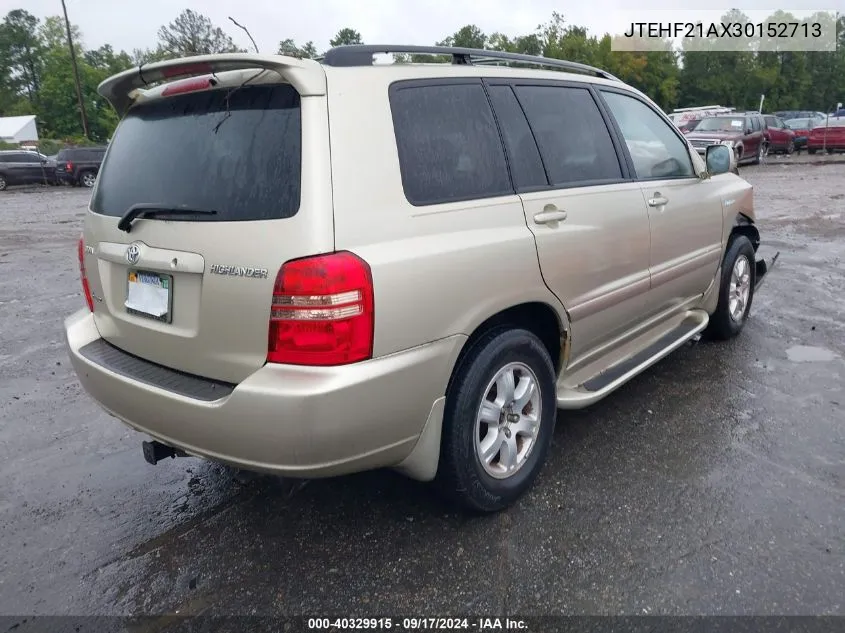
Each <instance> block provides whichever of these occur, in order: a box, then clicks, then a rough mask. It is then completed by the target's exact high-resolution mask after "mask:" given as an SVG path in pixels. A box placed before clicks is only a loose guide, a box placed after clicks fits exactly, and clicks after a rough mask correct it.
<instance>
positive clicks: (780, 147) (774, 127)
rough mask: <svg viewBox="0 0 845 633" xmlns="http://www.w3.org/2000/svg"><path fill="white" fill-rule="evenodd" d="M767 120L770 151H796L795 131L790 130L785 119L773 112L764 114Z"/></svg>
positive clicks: (789, 152)
mask: <svg viewBox="0 0 845 633" xmlns="http://www.w3.org/2000/svg"><path fill="white" fill-rule="evenodd" d="M763 120H765V122H766V139H767V140H768V141H769V151H770V152H783V153H785V154H791V153H792V152H794V151H795V133H794V132H793V131H792V130H790V129H789V128H788V127H787V126H786V124H785V123H784V121H783V119H781V118H780V117H778V116H775V115H773V114H765V115H763Z"/></svg>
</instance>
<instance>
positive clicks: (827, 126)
mask: <svg viewBox="0 0 845 633" xmlns="http://www.w3.org/2000/svg"><path fill="white" fill-rule="evenodd" d="M824 150H827V151H828V153H830V154H832V153H833V152H845V117H836V118H833V117H831V118H830V119H828V120H827V121H826V122H820V123H819V124H818V125H817V126H816V127H814V128H813V129H812V130H810V135H809V137H808V138H807V152H808V153H810V154H815V153H816V152H821V151H824Z"/></svg>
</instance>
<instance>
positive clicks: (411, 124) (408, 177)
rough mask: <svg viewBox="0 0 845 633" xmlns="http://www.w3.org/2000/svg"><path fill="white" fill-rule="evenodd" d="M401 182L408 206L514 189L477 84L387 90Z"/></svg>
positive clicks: (485, 101)
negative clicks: (409, 204) (389, 91)
mask: <svg viewBox="0 0 845 633" xmlns="http://www.w3.org/2000/svg"><path fill="white" fill-rule="evenodd" d="M390 105H391V109H392V111H393V127H394V131H395V134H396V145H397V149H398V151H399V165H400V168H401V171H402V185H403V186H404V188H405V196H406V197H407V198H408V201H409V202H410V203H411V204H415V205H425V204H436V203H438V202H448V201H452V200H467V199H470V198H486V197H491V196H500V195H506V194H508V193H513V189H512V187H511V184H510V178H509V176H508V171H507V165H506V163H505V154H504V149H503V148H502V142H501V139H500V138H499V131H498V129H497V128H496V123H495V121H494V120H493V112H492V110H491V109H490V104H489V103H488V101H487V95H486V93H485V92H484V88H482V86H481V84H480V83H473V84H448V85H416V86H408V87H403V86H401V84H400V85H399V86H398V87H396V88H394V89H393V90H392V91H391V95H390Z"/></svg>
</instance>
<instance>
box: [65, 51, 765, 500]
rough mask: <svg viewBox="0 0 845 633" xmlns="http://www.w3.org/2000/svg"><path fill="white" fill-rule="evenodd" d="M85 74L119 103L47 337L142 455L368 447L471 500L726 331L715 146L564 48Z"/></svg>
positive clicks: (240, 456) (721, 158) (722, 197)
mask: <svg viewBox="0 0 845 633" xmlns="http://www.w3.org/2000/svg"><path fill="white" fill-rule="evenodd" d="M380 53H412V54H415V55H426V54H430V55H436V56H441V57H440V58H441V59H442V56H448V58H449V59H451V60H452V62H453V63H451V64H449V63H428V64H417V63H408V64H405V63H392V64H386V63H375V62H374V59H375V57H376V56H377V55H378V54H380ZM414 59H417V57H415V58H414ZM514 63H517V64H516V65H517V66H518V67H514V66H515V64H514ZM99 91H100V94H101V95H103V96H104V97H106V98H107V99H108V100H109V101H110V102H111V103H112V104H113V105H114V106H115V108H116V109H117V110H118V111H119V112H120V113H121V115H122V121H121V123H120V125H119V127H118V129H117V131H116V133H115V135H114V137H113V139H112V141H111V143H110V146H109V148H108V151H107V153H106V156H105V159H104V162H103V165H102V169H101V171H100V174H99V177H98V179H97V182H96V185H95V187H94V190H93V195H92V199H91V203H90V210H89V212H88V214H87V216H86V218H85V225H84V232H83V235H82V238H81V239H80V241H79V267H80V273H81V277H82V287H83V291H84V296H85V300H86V303H87V305H86V306H85V307H84V309H82V310H80V311H79V312H77V313H76V314H73V315H72V316H70V317H69V318H68V319H67V321H66V323H65V327H66V338H67V345H68V350H69V353H70V358H71V360H72V362H73V366H74V368H75V370H76V372H77V374H78V376H79V380H80V381H81V382H82V385H83V386H84V388H85V389H86V390H87V391H88V392H89V393H90V394H91V395H92V396H93V397H94V398H95V399H96V400H97V401H98V402H99V403H100V404H101V405H102V407H103V408H104V409H105V410H106V411H108V412H109V413H110V414H112V415H114V416H115V417H117V418H119V419H120V420H122V421H123V422H125V423H126V424H127V425H129V426H130V427H132V428H134V429H136V430H138V431H140V432H142V433H144V434H146V435H148V436H150V438H151V441H146V442H144V444H143V446H144V455H145V457H146V459H147V460H148V461H150V462H151V463H156V462H157V461H159V460H161V459H163V458H167V457H173V456H177V455H178V456H181V455H193V456H198V457H204V458H207V459H212V460H218V461H220V462H224V463H228V464H231V465H233V466H236V467H238V468H244V469H250V470H256V471H264V472H270V473H276V474H279V475H286V476H293V477H325V476H332V475H340V474H343V473H351V472H355V471H361V470H366V469H374V468H382V467H389V468H395V469H397V470H399V471H401V472H403V473H405V474H406V475H408V476H409V477H412V478H414V479H417V480H422V481H432V480H434V481H436V483H437V484H438V485H439V487H440V488H441V489H442V490H443V491H444V492H445V493H446V494H447V495H448V496H450V497H451V498H453V499H454V500H456V501H458V502H459V503H460V504H461V505H462V506H464V507H465V508H468V509H471V510H475V511H495V510H499V509H501V508H504V507H505V506H507V505H508V504H509V503H511V502H513V501H514V500H515V499H516V498H517V497H519V495H520V494H522V493H523V492H524V491H525V490H526V489H528V488H529V487H530V486H531V484H532V482H533V481H534V479H535V477H536V476H537V473H538V472H539V470H540V469H541V467H542V465H543V462H544V461H545V459H546V456H547V453H548V450H549V445H550V442H551V439H552V432H553V428H554V425H555V419H556V416H557V412H558V410H559V409H562V410H566V409H576V408H581V407H586V406H588V405H590V404H592V403H594V402H596V401H598V400H600V399H601V398H603V397H605V396H606V395H608V394H609V393H611V392H612V391H613V390H615V389H616V388H617V387H619V386H620V385H622V384H624V383H625V382H626V381H628V380H629V379H631V378H632V377H633V376H635V375H637V374H638V373H640V372H642V371H643V370H645V369H646V368H648V367H649V366H651V365H652V364H654V363H655V362H657V361H658V360H659V359H660V358H662V357H664V356H666V355H667V354H669V353H670V352H672V351H673V350H675V349H676V348H678V347H679V346H681V345H683V344H684V343H685V342H687V341H690V340H691V339H697V338H698V336H699V334H700V333H709V334H710V335H712V336H713V337H715V338H728V337H731V336H733V335H735V334H737V333H738V332H739V331H740V330H741V329H742V327H743V324H744V323H745V321H746V319H747V318H748V312H749V309H750V308H751V301H752V298H753V295H754V291H755V289H756V287H757V286H758V285H759V283H760V282H761V281H762V279H763V276H764V275H765V273H766V270H767V266H766V263H765V261H764V260H762V259H759V257H758V254H757V248H758V245H759V243H760V236H759V233H758V231H757V228H756V227H755V223H754V207H753V197H752V189H751V186H750V185H749V184H748V183H747V182H746V181H745V180H743V179H742V178H740V177H739V176H738V175H736V174H734V173H732V170H734V171H735V164H734V159H733V157H732V153H731V151H730V149H729V148H728V147H726V146H724V145H714V146H711V147H708V148H707V152H706V155H705V156H703V157H700V156H699V155H698V154H697V153H696V151H695V150H693V149H692V148H691V147H690V145H689V144H688V143H687V141H686V140H685V139H684V137H683V135H682V134H681V133H680V132H679V131H678V130H677V129H676V128H675V126H674V125H673V124H672V122H671V121H670V120H669V119H668V118H667V117H666V116H665V114H664V113H663V112H662V111H661V110H660V109H659V108H658V107H657V106H656V105H655V104H654V103H653V102H652V101H651V100H650V99H649V98H648V97H646V96H645V95H643V94H642V93H640V92H638V91H637V90H635V89H633V88H631V87H630V86H627V85H625V84H624V83H622V82H621V81H619V80H618V79H616V78H615V77H613V76H612V75H609V74H608V73H605V72H603V71H601V70H599V69H596V68H592V67H589V66H584V65H581V64H577V63H573V62H567V61H560V60H551V59H542V58H536V57H529V56H524V55H513V54H507V53H497V52H492V51H481V50H473V49H458V48H439V47H407V46H345V47H340V48H336V49H333V50H330V51H329V52H328V53H327V54H326V55H325V56H324V57H323V58H322V59H320V60H316V61H315V60H301V59H294V58H291V57H282V56H261V55H248V54H227V55H209V56H202V57H194V58H188V59H179V60H172V61H165V62H160V63H156V64H150V65H149V66H143V67H142V68H136V69H134V70H129V71H126V72H123V73H120V74H118V75H115V76H114V77H111V78H110V79H108V80H106V81H105V82H103V84H102V85H100V87H99Z"/></svg>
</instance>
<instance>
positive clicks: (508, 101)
mask: <svg viewBox="0 0 845 633" xmlns="http://www.w3.org/2000/svg"><path fill="white" fill-rule="evenodd" d="M488 91H489V93H490V100H491V101H492V102H493V109H494V110H495V111H496V117H497V118H498V120H499V125H500V126H501V129H502V136H503V137H504V139H505V147H506V148H507V151H508V163H509V164H510V169H511V176H512V177H513V182H514V185H516V189H517V191H525V190H530V189H532V188H536V187H547V186H548V184H549V180H548V178H547V177H546V171H545V169H544V168H543V160H542V159H541V158H540V150H539V149H538V148H537V142H536V141H535V140H534V135H533V134H532V133H531V128H530V127H529V126H528V121H527V120H526V118H525V114H524V113H523V112H522V108H521V107H520V105H519V101H517V100H516V95H514V93H513V89H512V88H511V87H510V86H490V88H489V89H488Z"/></svg>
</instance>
